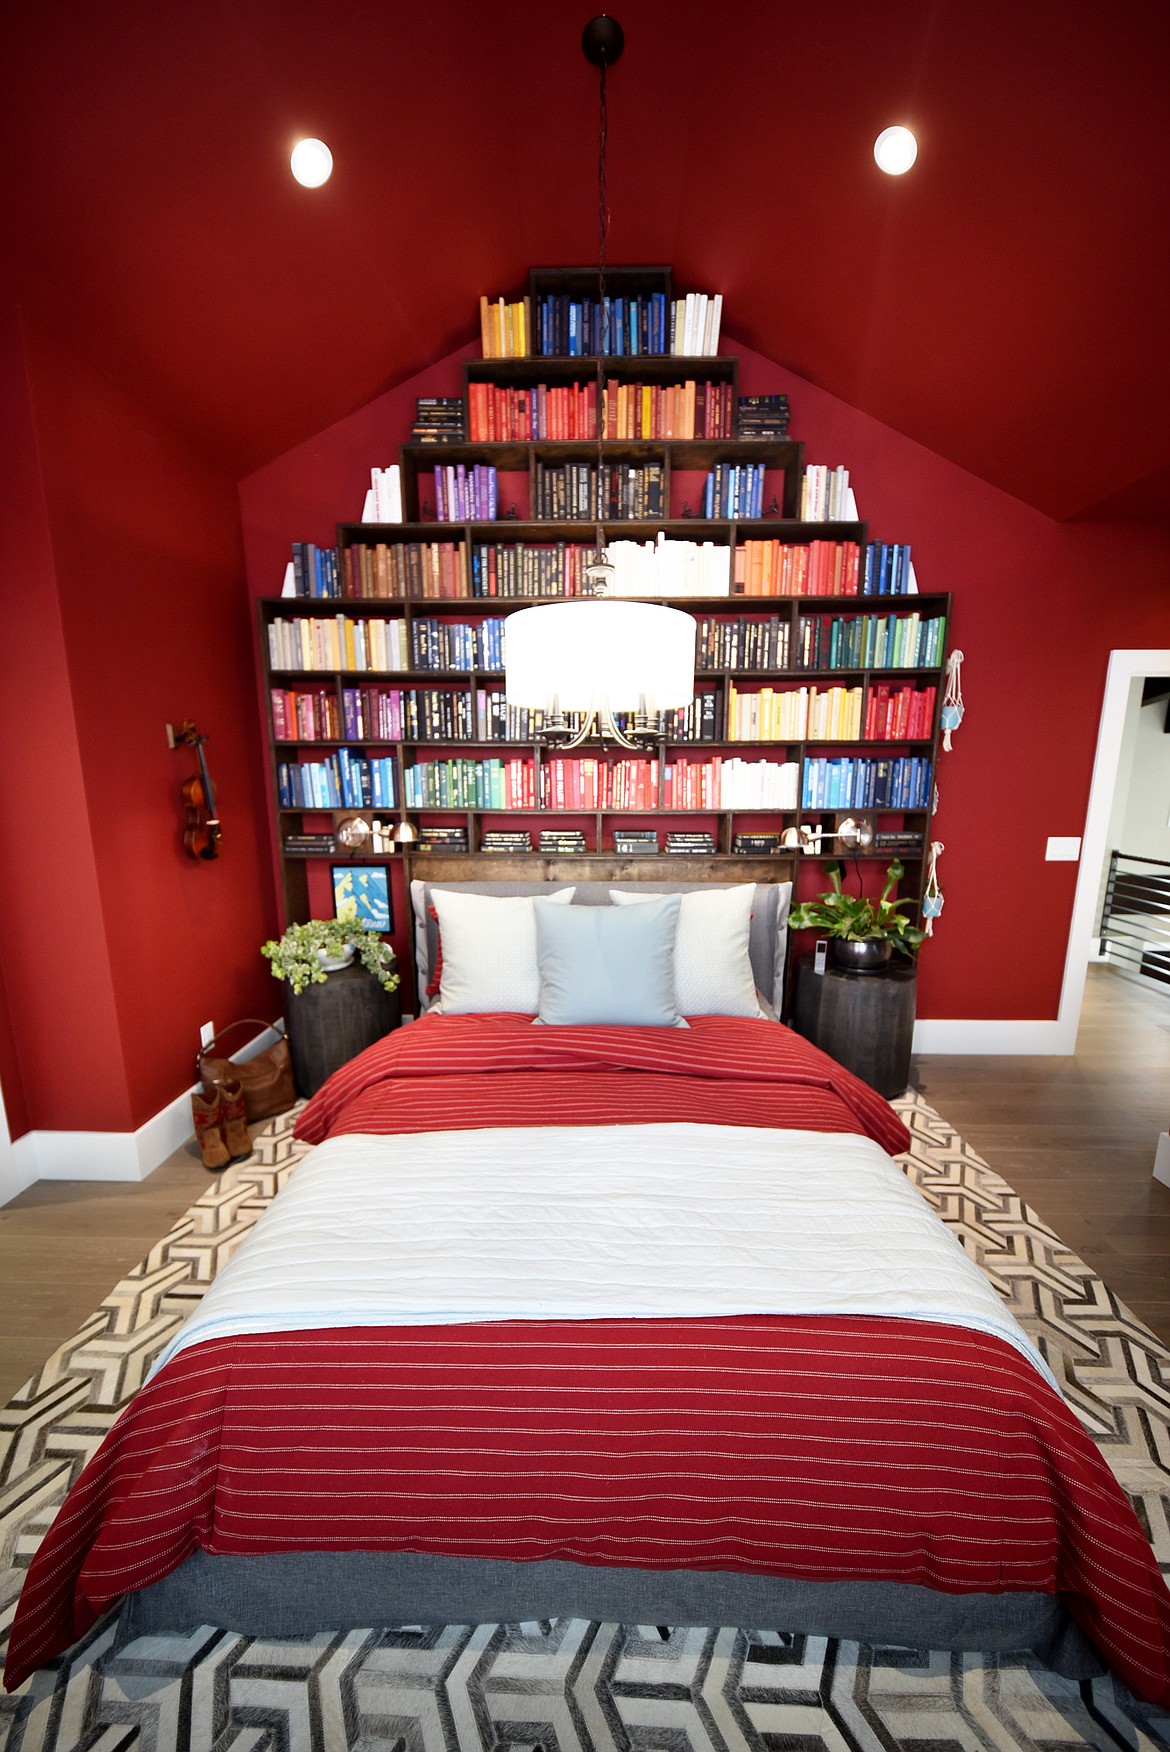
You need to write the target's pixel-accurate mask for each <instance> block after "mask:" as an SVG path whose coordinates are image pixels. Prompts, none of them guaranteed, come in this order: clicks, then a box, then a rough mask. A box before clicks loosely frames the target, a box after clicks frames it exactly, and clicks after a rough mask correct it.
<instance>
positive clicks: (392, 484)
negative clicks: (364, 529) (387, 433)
mask: <svg viewBox="0 0 1170 1752" xmlns="http://www.w3.org/2000/svg"><path fill="white" fill-rule="evenodd" d="M361 520H362V522H363V523H401V522H402V470H401V468H400V467H399V465H398V464H397V463H396V462H392V463H391V464H390V466H389V468H372V469H371V470H370V486H369V490H368V492H367V493H366V502H365V504H364V505H363V506H362V519H361Z"/></svg>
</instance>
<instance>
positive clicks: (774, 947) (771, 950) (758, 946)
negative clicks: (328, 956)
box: [410, 877, 792, 1013]
mask: <svg viewBox="0 0 1170 1752" xmlns="http://www.w3.org/2000/svg"><path fill="white" fill-rule="evenodd" d="M735 886H738V884H734V883H730V882H721V883H720V882H714V883H713V882H659V881H653V880H650V881H642V880H637V881H632V880H624V881H623V880H620V879H618V878H617V877H613V878H610V879H609V880H606V881H603V882H599V881H596V880H594V881H588V882H576V883H570V882H523V881H507V880H503V881H498V882H493V881H490V880H486V879H485V880H483V881H478V882H443V881H440V882H433V883H432V882H428V881H425V880H423V879H420V878H416V879H415V880H414V881H412V882H411V884H410V899H411V908H412V912H413V916H414V950H415V964H416V968H417V974H418V1000H419V1009H420V1011H421V1010H423V1009H425V1008H426V1007H427V1004H428V1003H429V1002H430V1001H431V1000H430V999H428V998H427V996H426V987H427V981H428V979H429V978H430V969H431V968H432V967H433V965H434V961H435V948H436V944H437V942H438V927H437V926H436V923H435V921H434V919H432V918H431V916H430V913H429V910H428V908H429V906H430V897H431V890H432V888H443V889H446V888H452V889H455V890H457V891H459V892H461V893H464V894H497V895H501V896H503V895H517V894H554V893H556V891H557V890H558V889H561V888H569V887H574V888H575V889H576V893H575V894H574V896H573V899H572V902H571V904H572V905H573V906H608V905H609V904H610V899H609V891H610V889H611V888H628V889H632V888H637V889H644V890H645V891H646V893H647V894H686V893H690V892H694V891H695V890H697V889H710V888H731V887H735ZM753 886H754V887H755V891H756V892H755V898H754V900H753V902H752V922H751V930H750V933H749V936H748V956H749V958H750V960H751V964H752V972H753V974H754V975H755V981H756V987H757V989H758V990H759V991H760V992H762V993H763V995H764V997H765V998H766V999H767V1000H768V1002H769V1003H770V1004H771V1005H772V1006H773V1008H774V1009H775V1010H776V1011H777V1013H778V1012H779V1010H780V1007H781V1003H782V1001H783V996H784V963H785V956H786V953H787V947H788V909H789V905H790V903H791V900H792V884H791V882H757V883H755V884H754V885H753Z"/></svg>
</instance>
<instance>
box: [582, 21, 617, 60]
mask: <svg viewBox="0 0 1170 1752" xmlns="http://www.w3.org/2000/svg"><path fill="white" fill-rule="evenodd" d="M625 46H626V34H625V32H624V31H623V29H622V27H621V25H620V24H619V23H618V21H617V19H616V18H609V17H607V16H606V14H605V13H604V12H601V13H599V14H598V16H597V17H596V18H591V19H590V20H589V23H588V24H587V25H586V26H585V29H584V30H583V31H582V32H581V47H582V49H583V50H584V52H585V59H586V60H587V61H588V62H590V63H591V65H592V66H594V67H612V66H613V64H614V62H615V61H620V59H621V54H622V50H623V49H624V48H625Z"/></svg>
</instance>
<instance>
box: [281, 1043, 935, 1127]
mask: <svg viewBox="0 0 1170 1752" xmlns="http://www.w3.org/2000/svg"><path fill="white" fill-rule="evenodd" d="M663 1119H672V1120H696V1121H699V1122H701V1123H705V1124H708V1125H751V1126H777V1127H781V1128H783V1129H784V1130H786V1131H823V1132H853V1133H856V1134H858V1135H860V1136H868V1137H871V1138H874V1139H875V1140H876V1141H877V1142H878V1143H879V1144H881V1146H882V1147H883V1149H886V1150H888V1151H889V1152H890V1154H891V1155H896V1154H897V1153H898V1151H899V1150H904V1149H906V1148H907V1147H908V1145H909V1142H910V1137H909V1133H908V1132H907V1130H906V1128H905V1126H904V1125H903V1124H902V1122H901V1120H900V1119H899V1118H898V1116H897V1114H896V1113H895V1112H894V1110H893V1109H892V1108H891V1107H890V1106H889V1104H888V1103H887V1102H885V1101H883V1100H882V1098H881V1096H880V1095H877V1094H875V1093H874V1091H873V1090H872V1089H871V1088H870V1087H869V1086H868V1084H866V1083H863V1082H862V1081H861V1079H860V1078H859V1077H855V1076H854V1075H853V1074H852V1072H851V1071H847V1070H846V1069H845V1068H844V1066H843V1065H839V1064H837V1063H836V1061H835V1060H833V1059H831V1058H829V1057H828V1055H827V1054H826V1053H823V1052H821V1051H820V1050H819V1049H818V1048H817V1047H815V1046H813V1045H812V1043H811V1042H810V1041H807V1040H804V1039H802V1037H801V1036H800V1035H799V1034H793V1033H792V1031H791V1030H790V1029H788V1028H784V1027H782V1026H780V1024H779V1023H776V1022H761V1021H756V1020H752V1019H751V1018H747V1017H739V1016H696V1017H693V1018H692V1019H691V1022H690V1026H689V1027H688V1028H601V1027H582V1028H544V1027H540V1026H538V1025H535V1024H534V1023H533V1021H532V1018H531V1017H528V1016H512V1015H491V1016H441V1015H427V1016H423V1017H422V1018H420V1020H419V1021H418V1022H414V1023H412V1024H411V1025H410V1026H409V1027H407V1028H400V1029H398V1030H397V1032H395V1033H393V1034H389V1035H387V1036H386V1038H385V1039H384V1040H380V1041H378V1042H377V1044H376V1045H374V1046H371V1047H369V1048H367V1050H366V1051H365V1052H363V1053H359V1054H358V1056H357V1058H355V1059H351V1061H350V1062H349V1064H347V1065H343V1066H342V1068H341V1069H340V1070H339V1071H338V1072H336V1074H335V1075H334V1076H332V1077H331V1078H330V1079H329V1081H328V1082H327V1083H326V1084H325V1086H324V1087H323V1088H322V1089H321V1090H319V1091H318V1093H317V1094H316V1095H315V1096H314V1097H313V1099H312V1100H311V1101H310V1103H309V1105H308V1106H307V1107H306V1108H305V1110H304V1112H303V1113H302V1114H301V1116H300V1118H299V1120H298V1121H297V1127H296V1132H297V1136H298V1137H300V1138H305V1139H306V1140H307V1141H308V1142H309V1143H313V1144H319V1143H321V1142H322V1141H323V1140H324V1139H325V1138H327V1137H338V1136H340V1135H342V1134H344V1133H348V1132H367V1133H369V1132H372V1133H394V1132H418V1131H435V1130H440V1129H441V1130H467V1129H471V1128H475V1127H478V1126H501V1125H637V1124H638V1123H639V1122H640V1121H641V1122H646V1121H654V1120H663Z"/></svg>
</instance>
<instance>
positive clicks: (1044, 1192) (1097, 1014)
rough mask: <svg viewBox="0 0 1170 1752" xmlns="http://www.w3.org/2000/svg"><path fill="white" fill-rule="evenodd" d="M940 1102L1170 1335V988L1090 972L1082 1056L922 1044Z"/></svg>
mask: <svg viewBox="0 0 1170 1752" xmlns="http://www.w3.org/2000/svg"><path fill="white" fill-rule="evenodd" d="M912 1077H913V1081H914V1083H915V1085H916V1087H917V1088H919V1089H921V1091H922V1093H923V1094H924V1095H925V1096H926V1099H927V1100H928V1101H929V1102H930V1104H931V1106H932V1107H934V1108H936V1109H937V1110H938V1112H939V1113H941V1114H943V1115H944V1117H945V1118H946V1119H948V1120H949V1121H950V1123H951V1124H952V1125H953V1126H954V1127H955V1129H956V1130H957V1131H959V1132H961V1133H962V1134H963V1136H964V1137H965V1138H966V1139H967V1142H968V1143H969V1144H971V1146H972V1147H973V1148H974V1149H975V1150H977V1151H978V1152H979V1154H980V1155H981V1156H982V1157H983V1158H984V1159H985V1160H986V1161H987V1162H988V1164H989V1165H990V1166H991V1167H992V1168H994V1169H995V1171H996V1173H997V1174H1002V1175H1003V1178H1004V1179H1005V1180H1006V1181H1008V1183H1009V1184H1010V1185H1011V1186H1013V1187H1014V1188H1015V1190H1016V1191H1017V1192H1018V1193H1019V1194H1020V1195H1021V1197H1022V1198H1024V1199H1025V1200H1026V1202H1027V1203H1028V1204H1030V1205H1031V1206H1032V1209H1033V1210H1034V1211H1035V1212H1036V1213H1037V1215H1038V1216H1040V1217H1041V1218H1042V1219H1043V1221H1044V1222H1046V1223H1047V1224H1048V1225H1049V1227H1050V1228H1052V1229H1055V1230H1056V1233H1057V1234H1058V1235H1059V1236H1060V1237H1061V1239H1062V1240H1063V1241H1065V1242H1067V1243H1068V1245H1069V1246H1070V1247H1071V1248H1072V1249H1073V1250H1074V1251H1075V1252H1077V1253H1079V1254H1080V1256H1081V1258H1082V1259H1084V1260H1085V1261H1086V1262H1087V1263H1088V1264H1089V1265H1091V1266H1092V1267H1093V1269H1094V1270H1095V1271H1097V1272H1098V1273H1099V1274H1100V1275H1101V1277H1103V1278H1104V1279H1105V1281H1106V1283H1108V1284H1109V1285H1110V1287H1111V1288H1112V1289H1114V1290H1115V1291H1116V1292H1117V1294H1118V1295H1119V1296H1120V1297H1121V1298H1122V1300H1123V1301H1125V1302H1127V1303H1128V1304H1129V1306H1130V1308H1132V1310H1133V1312H1134V1313H1135V1314H1137V1315H1138V1316H1139V1318H1140V1319H1142V1320H1144V1321H1145V1323H1146V1325H1147V1326H1149V1327H1150V1328H1151V1329H1152V1330H1153V1331H1154V1332H1156V1333H1157V1334H1158V1336H1159V1338H1161V1339H1162V1340H1163V1341H1164V1342H1165V1343H1166V1344H1170V1187H1167V1186H1162V1185H1161V1184H1160V1183H1159V1182H1158V1181H1156V1180H1154V1179H1153V1177H1152V1173H1153V1166H1154V1151H1155V1149H1156V1147H1157V1142H1158V1134H1159V1133H1160V1132H1163V1131H1166V1130H1167V1129H1168V1128H1170V990H1168V989H1166V988H1164V987H1163V988H1161V989H1159V988H1158V987H1156V986H1154V985H1153V984H1152V983H1151V984H1147V983H1146V982H1143V981H1138V980H1135V979H1130V978H1127V977H1125V976H1124V975H1122V974H1118V973H1115V972H1113V971H1112V970H1111V969H1110V968H1108V967H1105V966H1102V965H1094V966H1092V967H1090V969H1089V977H1088V981H1087V983H1086V988H1085V1000H1084V1003H1083V1005H1082V1008H1081V1021H1080V1029H1079V1032H1078V1034H1077V1050H1076V1054H1075V1056H1073V1057H1071V1058H1016V1057H1013V1058H985V1057H979V1058H971V1057H963V1058H960V1057H957V1056H952V1055H943V1054H940V1053H931V1054H922V1055H921V1056H919V1057H916V1058H915V1060H914V1064H913V1067H912Z"/></svg>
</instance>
